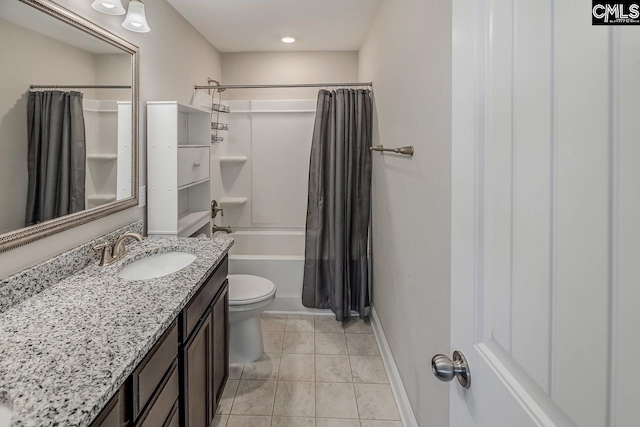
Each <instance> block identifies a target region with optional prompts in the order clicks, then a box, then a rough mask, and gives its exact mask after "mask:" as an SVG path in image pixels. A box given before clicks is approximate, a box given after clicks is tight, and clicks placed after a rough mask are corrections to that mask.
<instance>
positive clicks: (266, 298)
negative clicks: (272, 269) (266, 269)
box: [228, 274, 276, 363]
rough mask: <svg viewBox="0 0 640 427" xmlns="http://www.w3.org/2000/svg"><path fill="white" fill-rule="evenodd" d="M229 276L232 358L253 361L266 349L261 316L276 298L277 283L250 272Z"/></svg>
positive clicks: (238, 361)
mask: <svg viewBox="0 0 640 427" xmlns="http://www.w3.org/2000/svg"><path fill="white" fill-rule="evenodd" d="M228 279H229V323H230V325H231V326H230V327H231V331H230V334H231V337H230V344H229V359H230V361H231V362H233V363H247V362H253V361H254V360H256V359H259V358H260V356H262V353H263V352H264V349H263V345H262V328H261V327H260V319H259V317H258V316H259V315H260V313H262V312H263V311H265V310H266V309H267V307H269V305H270V304H271V303H272V302H273V300H274V299H275V297H276V286H275V285H274V284H273V282H272V281H271V280H268V279H265V278H264V277H258V276H251V275H248V274H230V275H229V276H228Z"/></svg>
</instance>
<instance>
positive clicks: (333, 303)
mask: <svg viewBox="0 0 640 427" xmlns="http://www.w3.org/2000/svg"><path fill="white" fill-rule="evenodd" d="M371 108H372V105H371V94H370V91H369V90H353V89H340V90H337V91H333V92H330V91H326V90H321V91H320V92H319V93H318V104H317V109H316V120H315V125H314V129H313V141H312V145H311V161H310V166H309V199H308V205H307V227H306V237H305V239H306V240H305V265H304V282H303V289H302V303H303V304H304V306H306V307H310V308H329V309H331V310H332V311H333V312H334V313H335V314H336V319H337V320H342V319H348V318H350V317H351V311H352V310H354V311H357V312H358V313H359V314H360V317H364V316H365V315H366V312H365V309H366V308H367V307H368V306H369V289H368V278H369V268H368V259H367V244H368V237H369V219H370V214H371V203H370V202H371V153H370V151H369V147H371V141H372V135H371V133H372V109H371Z"/></svg>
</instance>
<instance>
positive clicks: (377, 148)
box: [369, 145, 413, 156]
mask: <svg viewBox="0 0 640 427" xmlns="http://www.w3.org/2000/svg"><path fill="white" fill-rule="evenodd" d="M369 150H371V151H387V152H390V153H396V154H404V155H405V156H413V145H407V146H406V147H399V148H384V145H374V146H373V147H369Z"/></svg>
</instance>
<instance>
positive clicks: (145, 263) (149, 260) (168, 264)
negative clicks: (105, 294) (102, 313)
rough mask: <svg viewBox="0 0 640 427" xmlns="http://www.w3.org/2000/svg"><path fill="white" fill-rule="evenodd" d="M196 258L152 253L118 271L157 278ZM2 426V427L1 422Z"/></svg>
mask: <svg viewBox="0 0 640 427" xmlns="http://www.w3.org/2000/svg"><path fill="white" fill-rule="evenodd" d="M196 258H197V257H196V256H195V255H194V254H190V253H188V252H165V253H161V254H155V255H150V256H148V257H146V258H142V259H140V260H138V261H136V262H133V263H131V264H129V265H127V266H126V267H125V268H123V269H122V271H120V273H118V277H120V278H121V279H125V280H147V279H156V278H158V277H162V276H166V275H167V274H171V273H175V272H176V271H180V270H182V269H183V268H185V267H186V266H188V265H189V264H191V263H192V262H193V261H195V260H196ZM0 427H2V425H1V424H0Z"/></svg>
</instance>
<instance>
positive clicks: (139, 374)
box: [132, 321, 178, 420]
mask: <svg viewBox="0 0 640 427" xmlns="http://www.w3.org/2000/svg"><path fill="white" fill-rule="evenodd" d="M177 356H178V327H177V325H176V322H175V321H174V322H173V324H172V325H171V326H169V329H167V332H165V334H164V335H163V337H162V338H160V340H159V341H158V343H157V344H156V345H155V346H154V347H153V348H152V349H151V351H150V352H149V354H148V355H147V357H145V359H144V360H143V361H142V362H141V363H140V365H139V366H138V367H137V368H136V370H135V371H133V374H132V377H133V418H134V420H135V419H137V418H138V415H140V413H141V412H142V411H143V410H144V407H145V405H147V403H148V402H149V399H150V398H151V396H152V395H153V392H154V391H155V390H156V388H158V385H160V383H161V382H162V378H164V376H165V374H166V373H167V371H168V370H169V368H170V367H171V365H172V364H173V362H174V360H175V359H176V357H177Z"/></svg>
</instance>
